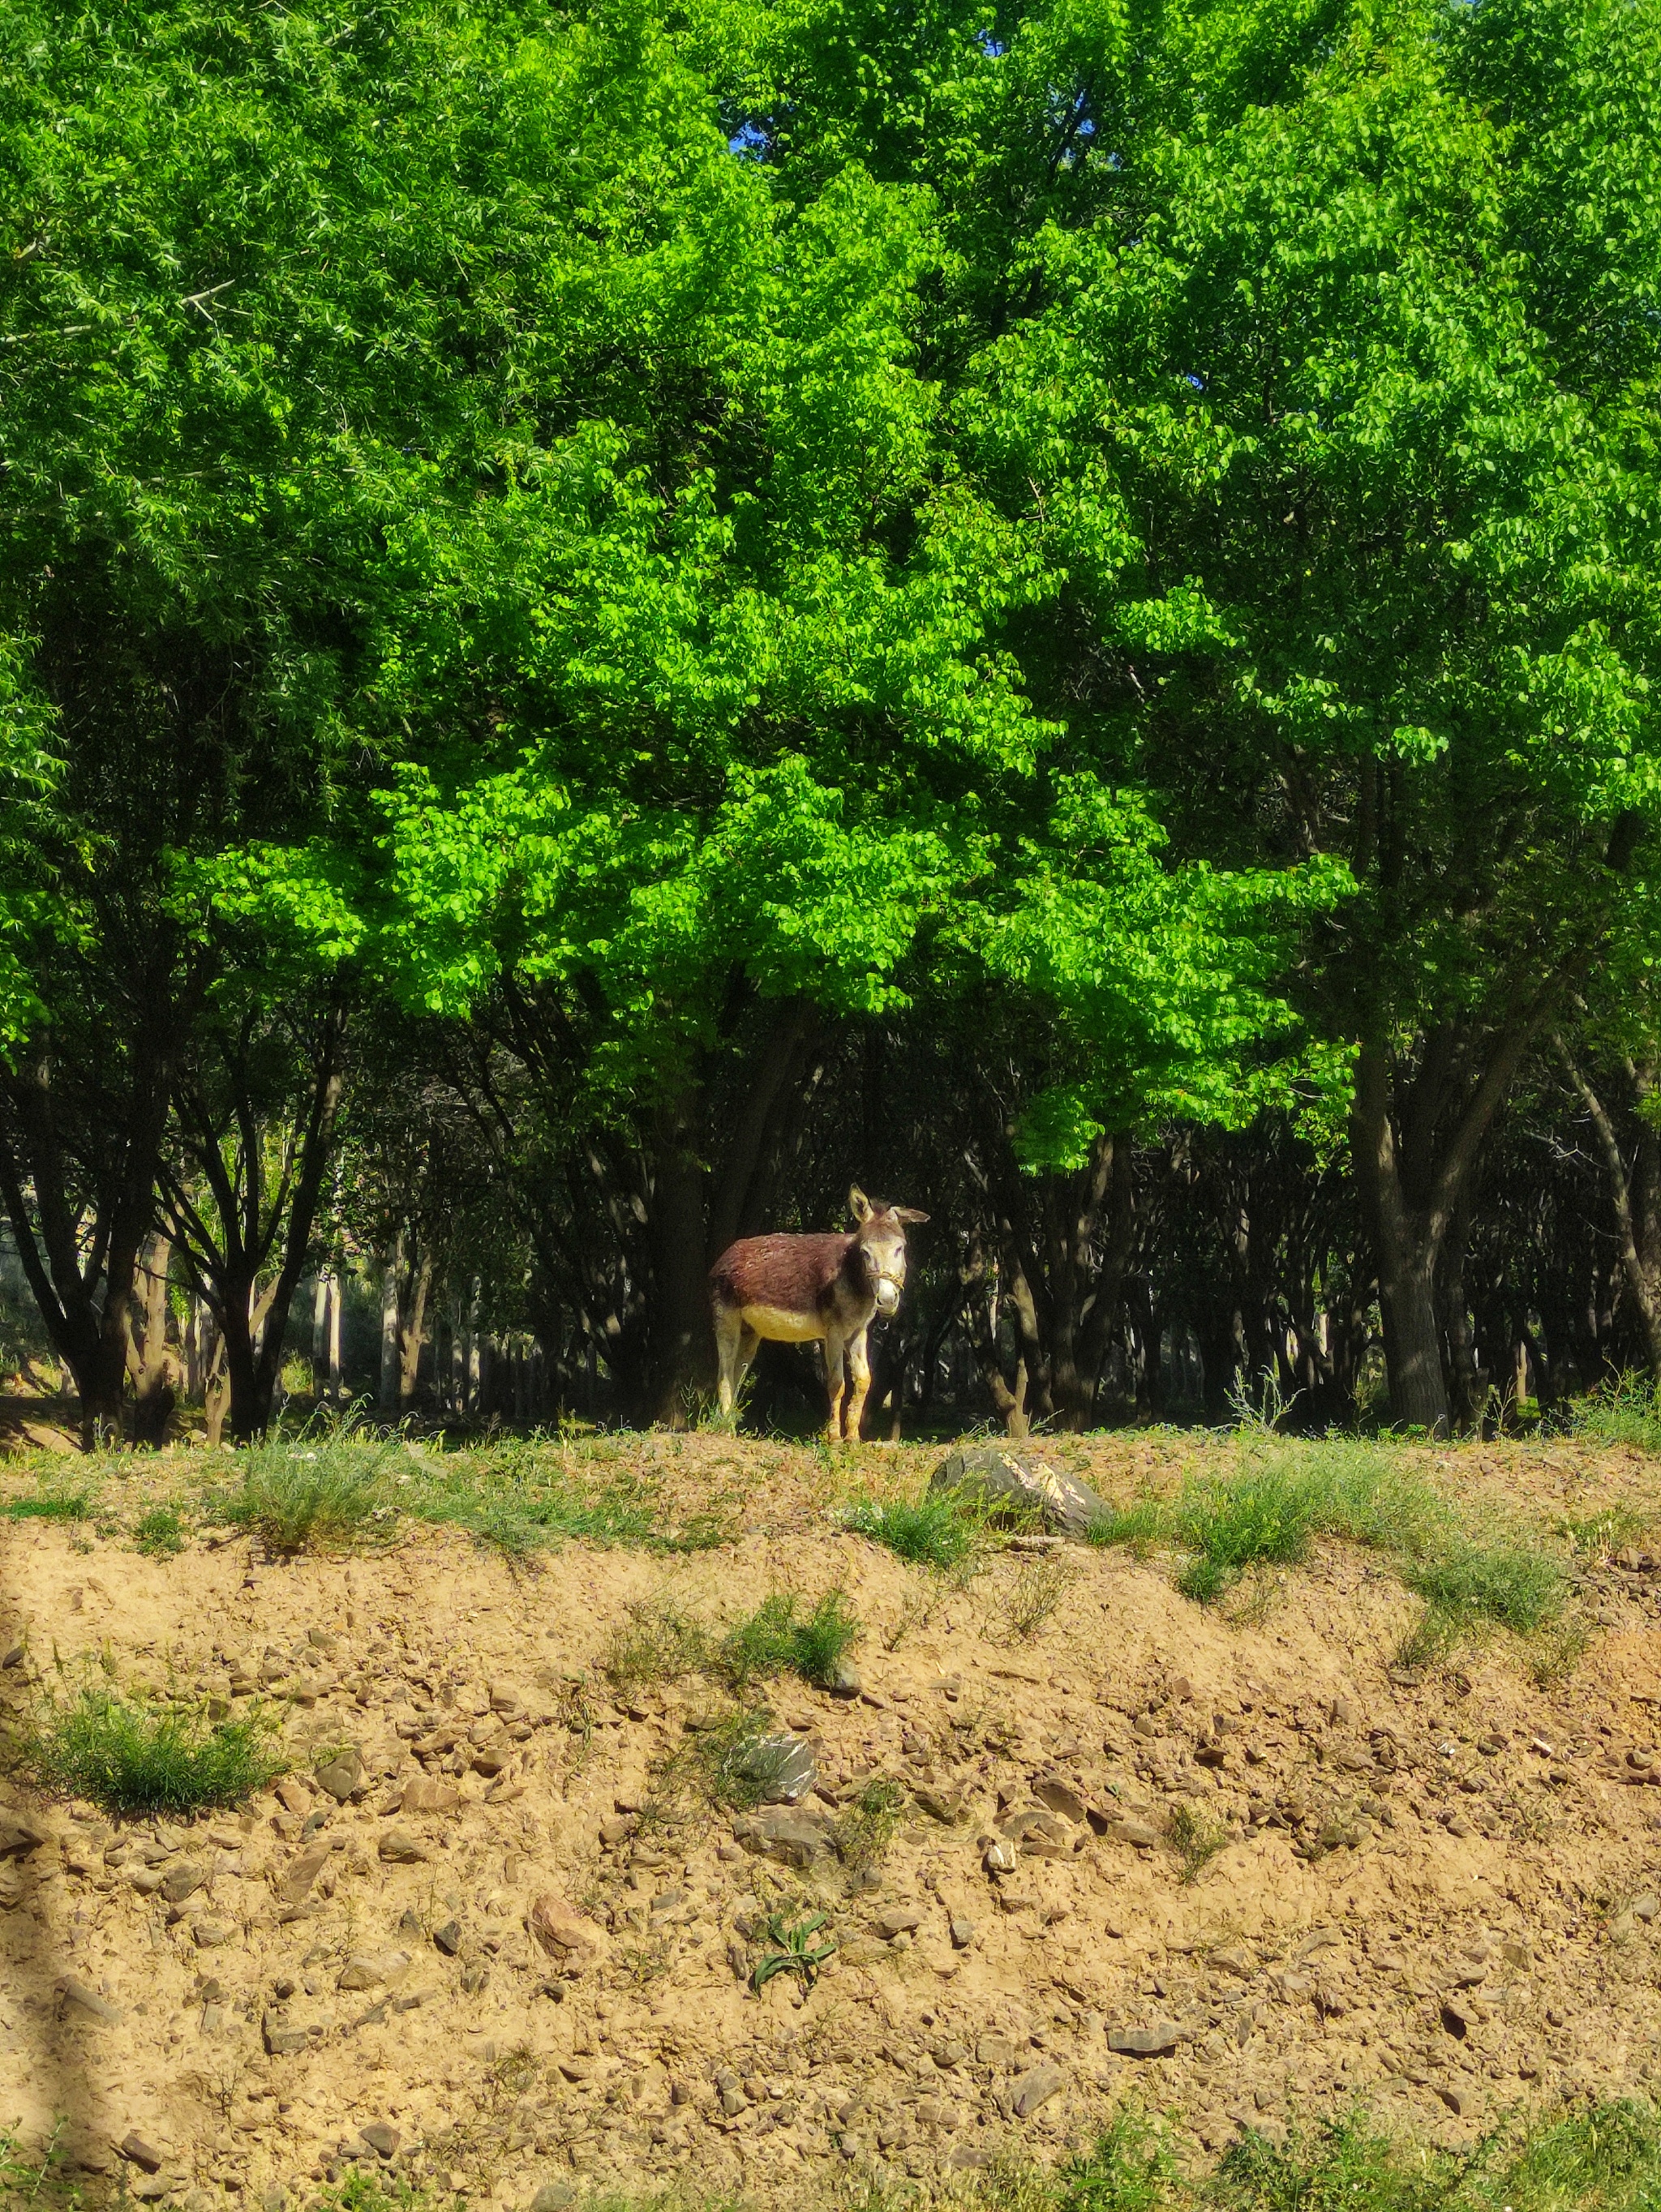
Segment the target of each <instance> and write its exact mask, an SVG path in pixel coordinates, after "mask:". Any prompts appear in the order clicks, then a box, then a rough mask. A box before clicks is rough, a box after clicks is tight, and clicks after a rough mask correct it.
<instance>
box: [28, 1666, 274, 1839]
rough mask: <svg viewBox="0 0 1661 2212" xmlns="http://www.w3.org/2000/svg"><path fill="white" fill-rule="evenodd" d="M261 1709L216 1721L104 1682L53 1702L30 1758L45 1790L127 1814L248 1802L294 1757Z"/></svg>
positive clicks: (181, 1812) (182, 1812) (31, 1737)
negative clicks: (287, 1755)
mask: <svg viewBox="0 0 1661 2212" xmlns="http://www.w3.org/2000/svg"><path fill="white" fill-rule="evenodd" d="M277 1725H278V1724H277V1721H276V1720H275V1719H274V1718H272V1717H269V1716H267V1715H266V1714H265V1713H263V1712H261V1711H257V1710H256V1711H250V1712H249V1713H246V1714H245V1715H242V1716H240V1717H238V1718H236V1719H234V1720H226V1721H219V1722H216V1723H209V1722H208V1721H207V1720H206V1719H205V1718H204V1716H203V1715H202V1714H200V1713H198V1712H197V1711H194V1710H192V1708H190V1707H187V1706H184V1705H176V1704H172V1703H167V1702H162V1701H158V1700H156V1699H151V1698H149V1697H147V1696H145V1695H143V1693H142V1692H136V1691H135V1692H128V1693H127V1694H125V1695H118V1694H117V1693H116V1692H113V1691H111V1690H106V1689H102V1688H99V1687H88V1688H84V1689H82V1690H81V1691H80V1692H78V1693H77V1694H76V1696H74V1697H73V1698H69V1699H62V1700H59V1699H48V1700H47V1702H46V1705H45V1707H44V1709H43V1711H41V1713H40V1717H38V1719H37V1720H36V1722H35V1723H34V1725H33V1728H32V1729H30V1730H29V1732H28V1734H27V1736H26V1737H25V1739H24V1741H23V1743H22V1746H21V1759H22V1763H23V1765H24V1767H25V1769H26V1771H27V1772H28V1773H30V1774H31V1775H32V1776H33V1778H35V1779H36V1780H37V1781H38V1782H40V1784H42V1785H43V1786H44V1787H46V1788H47V1789H51V1790H61V1791H63V1792H64V1794H65V1795H67V1796H76V1797H88V1798H90V1799H91V1800H92V1802H93V1803H94V1805H96V1806H98V1807H99V1808H100V1810H101V1811H103V1812H106V1813H110V1814H118V1815H119V1816H121V1817H123V1818H125V1819H139V1818H145V1817H149V1816H150V1815H153V1814H168V1815H170V1816H172V1817H173V1818H182V1817H186V1816H188V1815H189V1814H193V1813H199V1812H204V1811H206V1810H208V1809H209V1808H212V1807H215V1806H221V1805H226V1806H229V1805H240V1804H241V1803H242V1802H244V1800H245V1799H246V1798H247V1797H249V1796H252V1793H253V1792H254V1791H255V1790H262V1789H264V1788H265V1784H267V1783H268V1782H271V1781H272V1780H274V1779H275V1778H276V1777H277V1775H279V1774H281V1773H282V1772H283V1770H284V1768H285V1767H286V1765H287V1764H288V1762H287V1760H286V1759H284V1758H283V1755H282V1753H280V1752H279V1751H278V1749H277V1744H276V1736H277Z"/></svg>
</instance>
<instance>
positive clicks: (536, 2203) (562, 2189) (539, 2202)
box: [526, 2181, 577, 2212]
mask: <svg viewBox="0 0 1661 2212" xmlns="http://www.w3.org/2000/svg"><path fill="white" fill-rule="evenodd" d="M576 2197H577V2192H576V2185H575V2182H570V2181H545V2182H544V2183H543V2185H542V2186H541V2188H540V2189H538V2191H537V2193H536V2195H535V2196H534V2197H532V2199H531V2202H530V2204H529V2206H528V2207H527V2208H526V2212H567V2208H568V2207H569V2206H570V2205H572V2204H575V2203H576Z"/></svg>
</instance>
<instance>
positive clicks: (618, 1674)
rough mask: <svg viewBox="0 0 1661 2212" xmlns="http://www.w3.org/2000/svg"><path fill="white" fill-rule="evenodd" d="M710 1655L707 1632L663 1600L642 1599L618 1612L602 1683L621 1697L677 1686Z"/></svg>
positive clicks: (606, 1654)
mask: <svg viewBox="0 0 1661 2212" xmlns="http://www.w3.org/2000/svg"><path fill="white" fill-rule="evenodd" d="M710 1651H711V1645H710V1638H709V1630H708V1629H707V1628H705V1626H704V1625H703V1622H702V1621H701V1620H697V1618H696V1617H695V1616H694V1615H693V1614H691V1613H687V1612H685V1611H684V1610H683V1608H682V1607H679V1606H677V1605H674V1604H672V1602H671V1601H669V1600H668V1599H667V1598H647V1599H643V1600H641V1601H638V1602H637V1603H636V1604H633V1605H630V1606H626V1607H624V1617H623V1619H622V1620H621V1621H620V1622H619V1623H618V1626H617V1627H616V1628H615V1629H614V1630H613V1631H612V1632H611V1642H610V1643H609V1644H607V1646H606V1648H605V1656H604V1657H603V1659H602V1660H601V1661H600V1666H601V1669H602V1671H603V1672H604V1674H605V1677H606V1680H608V1681H609V1682H611V1684H612V1686H614V1687H615V1688H617V1689H618V1690H621V1691H624V1692H628V1691H630V1690H643V1689H646V1688H648V1687H649V1686H651V1684H653V1683H654V1682H678V1681H679V1680H681V1679H682V1678H683V1677H684V1675H687V1674H695V1673H696V1672H697V1670H698V1669H699V1668H702V1667H705V1666H707V1665H708V1664H709V1658H710Z"/></svg>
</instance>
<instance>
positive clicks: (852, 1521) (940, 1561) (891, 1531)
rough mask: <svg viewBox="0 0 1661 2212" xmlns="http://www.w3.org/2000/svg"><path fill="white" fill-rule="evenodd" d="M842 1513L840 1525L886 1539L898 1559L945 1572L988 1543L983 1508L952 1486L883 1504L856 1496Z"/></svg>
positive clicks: (883, 1541)
mask: <svg viewBox="0 0 1661 2212" xmlns="http://www.w3.org/2000/svg"><path fill="white" fill-rule="evenodd" d="M842 1517H843V1527H844V1528H851V1529H852V1530H853V1531H854V1533H855V1535H858V1536H868V1537H869V1538H870V1539H871V1541H872V1542H873V1543H874V1544H883V1545H885V1546H886V1547H887V1548H888V1549H889V1550H890V1551H891V1552H892V1553H893V1554H894V1556H895V1558H896V1559H904V1560H905V1561H906V1562H907V1564H908V1565H911V1566H914V1567H934V1568H936V1569H938V1570H939V1571H940V1572H941V1573H943V1574H952V1573H954V1572H957V1571H960V1570H962V1569H963V1568H964V1567H965V1566H967V1565H969V1564H970V1562H971V1561H972V1560H973V1559H974V1558H975V1556H976V1554H977V1553H978V1552H980V1551H982V1550H983V1549H984V1547H985V1544H986V1527H985V1517H984V1516H983V1513H982V1512H981V1511H980V1510H978V1509H977V1507H975V1506H974V1505H973V1504H970V1502H969V1501H968V1500H967V1499H965V1498H958V1497H956V1496H954V1495H953V1493H952V1492H950V1491H937V1492H934V1494H933V1495H932V1496H928V1497H923V1498H918V1499H917V1501H916V1504H910V1503H908V1502H907V1501H906V1500H905V1499H904V1498H891V1499H890V1500H889V1502H888V1503H887V1504H878V1503H877V1502H876V1501H875V1499H873V1498H856V1499H855V1502H854V1503H853V1504H851V1505H849V1506H848V1507H847V1508H846V1509H845V1510H844V1511H843V1516H842Z"/></svg>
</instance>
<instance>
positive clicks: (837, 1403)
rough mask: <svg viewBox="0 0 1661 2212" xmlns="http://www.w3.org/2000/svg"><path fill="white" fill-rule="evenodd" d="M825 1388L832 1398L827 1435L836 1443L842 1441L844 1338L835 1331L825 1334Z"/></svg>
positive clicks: (829, 1330)
mask: <svg viewBox="0 0 1661 2212" xmlns="http://www.w3.org/2000/svg"><path fill="white" fill-rule="evenodd" d="M824 1387H825V1389H826V1390H827V1392H828V1393H829V1394H830V1398H831V1418H830V1419H829V1420H828V1422H827V1423H826V1424H825V1431H824V1433H825V1435H826V1436H827V1437H829V1438H830V1440H831V1443H833V1444H834V1443H841V1441H842V1435H843V1431H842V1394H843V1373H842V1337H841V1335H840V1334H838V1333H837V1331H836V1330H835V1329H826V1331H825V1333H824Z"/></svg>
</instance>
